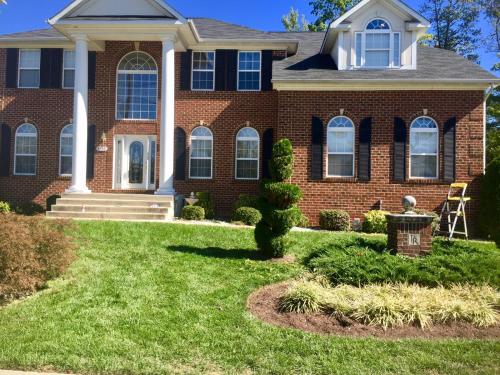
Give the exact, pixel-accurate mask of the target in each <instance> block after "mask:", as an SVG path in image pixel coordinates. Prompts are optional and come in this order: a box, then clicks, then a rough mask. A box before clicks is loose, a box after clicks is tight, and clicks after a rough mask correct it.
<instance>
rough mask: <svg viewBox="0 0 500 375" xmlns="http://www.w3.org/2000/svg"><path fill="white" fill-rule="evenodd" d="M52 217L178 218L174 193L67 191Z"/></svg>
mask: <svg viewBox="0 0 500 375" xmlns="http://www.w3.org/2000/svg"><path fill="white" fill-rule="evenodd" d="M47 217H49V218H63V219H93V220H99V219H101V220H140V221H167V220H172V219H173V218H174V197H173V196H164V195H149V194H109V193H106V194H102V193H92V194H63V195H62V196H61V198H58V199H57V201H56V204H55V205H53V206H52V209H51V211H47Z"/></svg>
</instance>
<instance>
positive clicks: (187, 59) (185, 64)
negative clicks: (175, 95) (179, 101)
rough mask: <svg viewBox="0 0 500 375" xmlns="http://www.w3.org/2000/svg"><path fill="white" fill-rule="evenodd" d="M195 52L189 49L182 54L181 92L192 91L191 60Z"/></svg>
mask: <svg viewBox="0 0 500 375" xmlns="http://www.w3.org/2000/svg"><path fill="white" fill-rule="evenodd" d="M192 58H193V51H191V50H190V49H188V50H187V51H186V52H182V53H181V90H184V91H189V90H191V60H192Z"/></svg>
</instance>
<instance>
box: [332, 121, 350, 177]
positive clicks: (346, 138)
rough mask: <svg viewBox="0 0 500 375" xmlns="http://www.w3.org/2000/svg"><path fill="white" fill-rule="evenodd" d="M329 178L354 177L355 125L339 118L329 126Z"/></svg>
mask: <svg viewBox="0 0 500 375" xmlns="http://www.w3.org/2000/svg"><path fill="white" fill-rule="evenodd" d="M327 143H328V176H329V177H353V176H354V124H353V122H352V121H351V120H350V119H349V118H348V117H345V116H337V117H335V118H333V119H332V120H331V121H330V123H329V124H328V133H327Z"/></svg>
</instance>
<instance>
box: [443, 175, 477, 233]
mask: <svg viewBox="0 0 500 375" xmlns="http://www.w3.org/2000/svg"><path fill="white" fill-rule="evenodd" d="M467 187H468V185H467V184H466V183H458V182H457V183H453V184H451V185H450V189H449V191H448V196H447V197H446V201H445V202H444V205H443V208H442V210H441V217H440V223H441V225H443V222H444V224H445V228H446V230H441V228H440V230H439V232H440V233H441V234H446V236H448V238H449V239H450V240H451V239H452V238H453V237H454V236H455V235H457V234H459V235H463V236H465V238H466V239H468V238H469V232H468V230H467V217H466V213H465V211H466V206H467V204H468V203H469V202H470V197H467V196H466V195H465V193H466V191H467ZM460 224H461V227H460ZM462 228H463V229H462Z"/></svg>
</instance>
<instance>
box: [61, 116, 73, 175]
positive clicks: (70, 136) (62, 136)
mask: <svg viewBox="0 0 500 375" xmlns="http://www.w3.org/2000/svg"><path fill="white" fill-rule="evenodd" d="M70 126H73V124H67V125H65V126H64V127H63V128H62V129H61V133H60V134H59V176H61V177H71V176H72V175H73V174H72V173H61V167H62V158H63V157H69V156H71V164H72V165H73V152H71V155H63V154H62V139H63V138H71V144H73V133H71V135H69V134H63V132H64V129H66V128H68V127H70Z"/></svg>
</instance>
